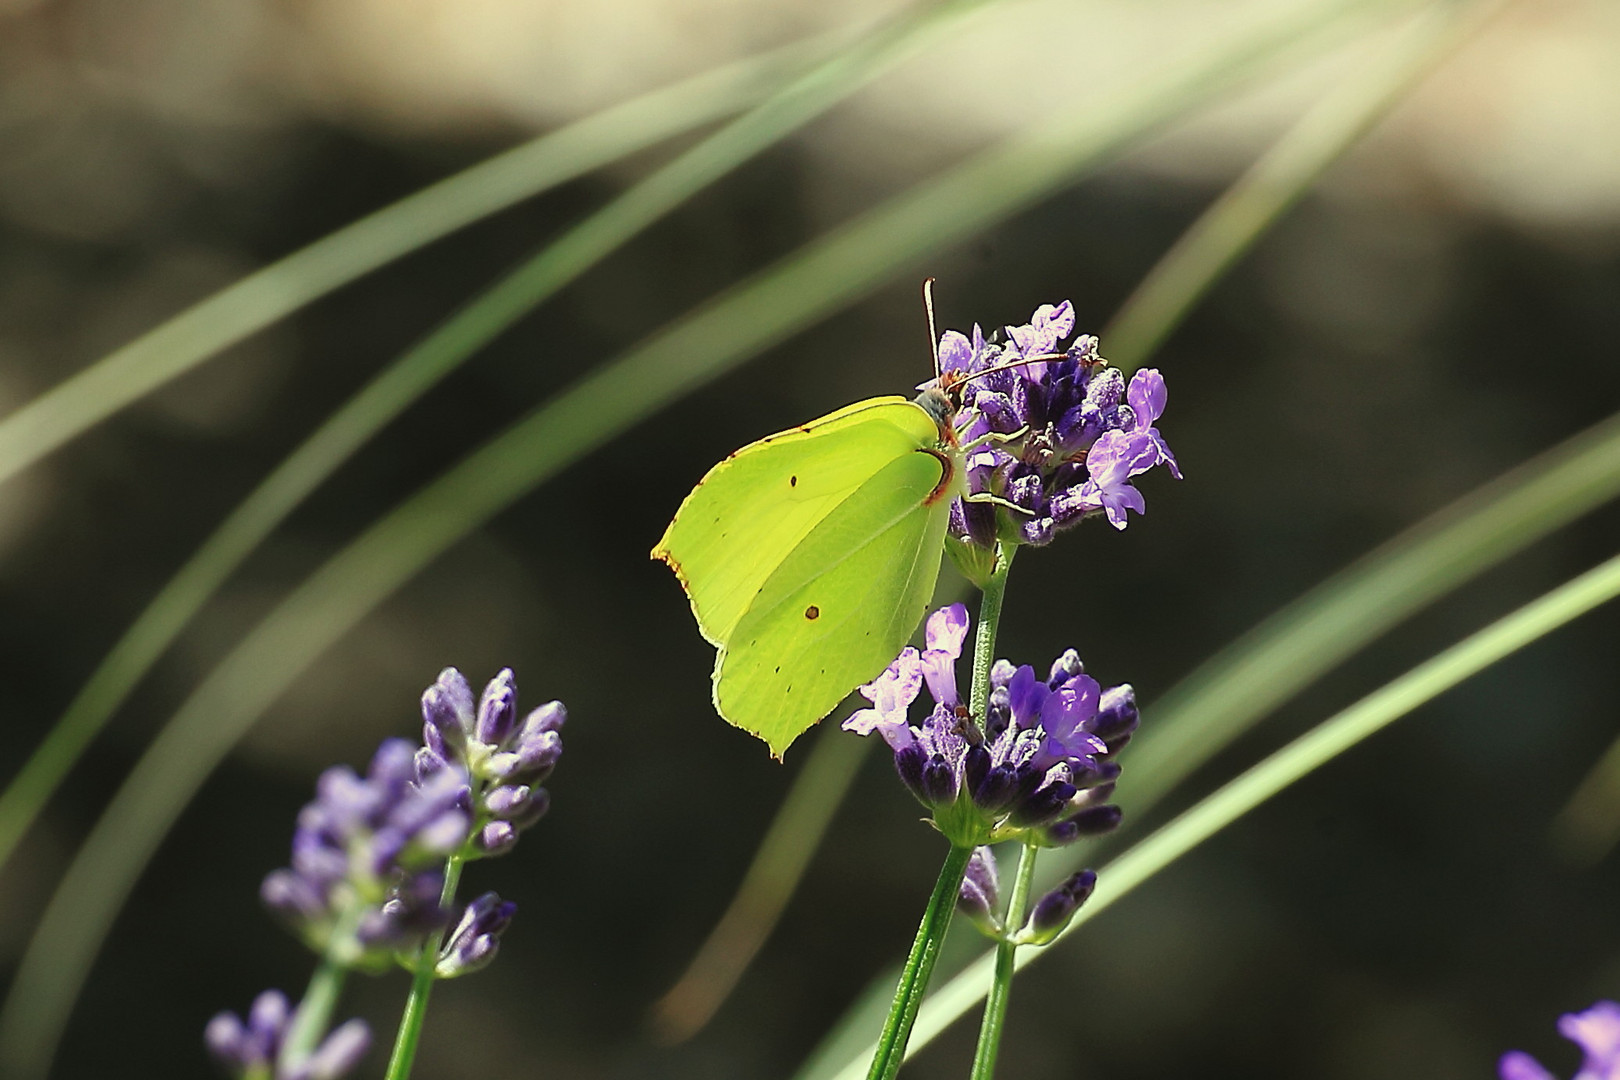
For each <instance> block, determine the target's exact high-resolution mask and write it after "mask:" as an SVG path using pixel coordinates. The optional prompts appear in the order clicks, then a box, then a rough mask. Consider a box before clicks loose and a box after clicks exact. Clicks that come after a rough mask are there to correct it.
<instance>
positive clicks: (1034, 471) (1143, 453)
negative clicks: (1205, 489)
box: [924, 300, 1181, 549]
mask: <svg viewBox="0 0 1620 1080" xmlns="http://www.w3.org/2000/svg"><path fill="white" fill-rule="evenodd" d="M1072 333H1074V306H1073V305H1072V304H1070V303H1069V302H1068V301H1067V300H1065V301H1063V303H1061V304H1058V305H1056V306H1055V307H1054V306H1053V305H1051V304H1042V305H1041V306H1040V307H1038V308H1036V309H1035V313H1034V314H1033V315H1031V316H1030V321H1029V322H1028V323H1026V324H1025V325H1023V326H1008V327H1004V328H1003V329H1002V330H1000V331H997V332H996V333H994V334H992V335H991V336H990V337H986V336H985V335H984V332H983V331H982V330H980V329H979V327H978V326H974V328H973V334H972V336H971V337H969V336H968V335H965V334H962V333H960V332H958V331H955V330H947V331H946V332H945V333H944V334H943V335H941V336H940V340H939V350H938V358H939V371H940V378H939V380H938V382H939V383H941V384H943V385H942V386H941V389H945V390H947V391H948V390H949V389H950V388H952V387H953V386H959V387H960V391H961V396H962V408H961V410H960V412H959V413H958V414H957V416H958V418H957V436H958V438H959V439H960V441H961V442H962V444H963V445H964V446H967V447H973V448H974V449H972V451H971V452H970V454H969V456H968V489H969V492H970V495H972V496H980V497H981V498H980V499H973V498H970V499H968V500H966V501H964V500H960V499H959V500H957V502H956V503H955V505H954V506H952V508H951V534H952V536H953V537H955V538H956V539H957V540H960V541H963V542H965V543H966V544H968V545H971V546H976V547H978V548H981V549H991V548H993V547H994V546H995V542H996V540H998V539H1001V540H1009V541H1012V542H1015V543H1021V544H1049V543H1051V542H1052V539H1053V538H1054V537H1055V536H1056V534H1057V533H1058V532H1059V531H1060V530H1062V529H1065V528H1068V527H1069V526H1071V525H1074V524H1076V523H1077V522H1079V521H1080V520H1082V519H1083V518H1086V517H1091V516H1095V515H1097V514H1099V513H1100V514H1103V515H1106V516H1107V518H1108V521H1109V524H1111V525H1113V526H1114V528H1116V529H1123V528H1124V527H1125V524H1126V521H1125V518H1126V511H1127V510H1134V511H1136V512H1137V513H1138V514H1140V513H1142V512H1143V511H1144V509H1145V503H1144V502H1143V500H1142V494H1141V492H1139V491H1137V490H1136V488H1135V487H1133V486H1132V484H1131V479H1132V478H1133V477H1136V476H1139V475H1141V474H1142V473H1144V472H1147V471H1148V470H1149V469H1152V468H1153V467H1154V466H1156V465H1164V466H1166V467H1167V468H1169V470H1170V472H1171V473H1172V474H1173V475H1174V476H1175V477H1176V478H1177V479H1180V478H1181V469H1180V467H1179V466H1178V465H1177V464H1176V459H1175V455H1174V454H1172V453H1171V452H1170V447H1169V446H1168V445H1166V443H1165V441H1164V437H1163V436H1161V435H1160V434H1159V429H1158V428H1156V427H1154V422H1155V421H1157V420H1158V418H1159V417H1160V415H1162V414H1163V412H1164V406H1165V387H1164V379H1163V378H1162V377H1161V376H1160V375H1159V373H1158V371H1156V370H1154V369H1151V368H1148V369H1144V370H1141V371H1138V372H1137V373H1136V374H1135V375H1134V376H1133V377H1132V378H1131V381H1130V383H1129V385H1127V384H1126V382H1125V377H1124V375H1123V374H1121V372H1120V371H1119V369H1117V368H1113V367H1109V366H1108V361H1106V360H1104V359H1103V358H1102V356H1100V355H1099V354H1098V352H1097V339H1096V338H1095V337H1092V336H1091V335H1089V334H1085V335H1081V336H1080V337H1079V338H1076V339H1075V341H1074V343H1073V344H1071V345H1069V346H1067V347H1066V348H1063V347H1062V343H1063V341H1064V340H1065V339H1066V338H1068V337H1069V335H1070V334H1072ZM1036 358H1038V359H1036ZM1025 361H1027V362H1025ZM996 368H1000V369H1002V370H992V369H996ZM982 372H988V374H980V373H982ZM933 385H935V384H934V383H927V384H924V386H925V387H926V386H933ZM990 497H993V498H994V500H995V501H991V499H990Z"/></svg>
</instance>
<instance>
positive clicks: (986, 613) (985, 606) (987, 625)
mask: <svg viewBox="0 0 1620 1080" xmlns="http://www.w3.org/2000/svg"><path fill="white" fill-rule="evenodd" d="M1017 550H1018V545H1017V544H1002V543H998V544H997V545H996V567H995V569H994V570H992V571H990V580H989V581H986V582H985V583H984V597H983V599H981V600H980V601H979V629H978V632H977V633H976V634H975V636H974V638H973V689H972V690H971V691H970V692H969V694H968V707H969V708H970V709H971V710H972V711H973V715H974V716H975V717H976V718H978V719H979V720H983V719H984V715H985V709H986V708H987V707H988V706H989V704H990V665H992V664H994V663H995V662H996V630H997V629H998V628H999V627H1000V626H1001V600H1002V597H1003V596H1005V595H1006V592H1007V574H1008V572H1009V571H1011V570H1012V561H1013V554H1014V553H1015V552H1016V551H1017Z"/></svg>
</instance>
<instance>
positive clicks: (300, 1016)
mask: <svg viewBox="0 0 1620 1080" xmlns="http://www.w3.org/2000/svg"><path fill="white" fill-rule="evenodd" d="M365 910H366V907H365V905H364V904H362V903H360V902H358V901H355V902H353V903H351V904H349V905H348V907H346V908H345V909H344V910H343V913H342V914H341V915H339V916H338V918H337V921H336V923H334V924H333V926H332V933H331V935H330V936H329V937H328V938H327V940H328V941H329V942H330V943H331V944H329V945H328V946H327V948H326V951H325V952H324V953H322V954H321V962H320V963H319V964H317V965H315V974H313V975H311V976H310V977H309V986H308V987H306V988H305V989H304V1000H302V1001H300V1002H299V1003H298V1010H297V1011H296V1012H294V1013H293V1019H292V1027H291V1029H290V1030H289V1031H288V1032H287V1037H286V1039H284V1040H282V1044H281V1055H280V1057H281V1063H282V1064H287V1065H292V1064H296V1063H298V1062H300V1061H302V1060H303V1059H304V1058H306V1057H308V1056H309V1055H310V1054H312V1053H314V1051H315V1047H316V1046H317V1045H318V1044H319V1043H320V1041H321V1038H322V1037H323V1036H324V1035H325V1034H326V1030H327V1028H329V1027H331V1026H332V1010H333V1009H335V1008H337V1002H338V995H339V994H341V993H342V992H343V980H344V979H345V978H346V977H347V976H348V974H349V969H348V966H347V965H345V964H342V963H340V962H339V961H338V959H337V957H336V956H335V955H334V950H335V949H336V948H337V947H338V945H339V943H341V942H346V941H348V940H349V939H350V937H351V936H352V935H353V934H354V928H355V927H356V926H357V925H359V923H360V916H361V915H362V914H364V912H365Z"/></svg>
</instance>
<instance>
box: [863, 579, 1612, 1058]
mask: <svg viewBox="0 0 1620 1080" xmlns="http://www.w3.org/2000/svg"><path fill="white" fill-rule="evenodd" d="M1616 596H1620V555H1617V556H1615V557H1613V558H1611V559H1609V560H1608V561H1607V562H1605V563H1602V564H1601V565H1599V566H1597V567H1595V568H1594V569H1592V570H1589V571H1587V572H1586V573H1585V574H1582V575H1581V576H1580V577H1578V578H1575V579H1574V580H1573V581H1570V582H1568V583H1567V584H1565V585H1563V586H1561V587H1559V588H1557V589H1555V590H1553V591H1552V592H1550V593H1547V594H1546V595H1544V596H1542V597H1540V598H1539V599H1537V600H1533V601H1531V602H1530V603H1529V604H1526V605H1525V606H1524V607H1522V608H1519V609H1518V610H1517V611H1515V612H1513V613H1512V614H1510V615H1507V616H1505V617H1504V618H1502V619H1499V620H1497V621H1496V622H1494V623H1492V624H1491V625H1489V626H1487V627H1486V628H1485V629H1483V630H1481V631H1479V632H1478V633H1475V634H1473V635H1471V636H1469V637H1468V638H1465V639H1464V640H1463V641H1460V642H1458V643H1457V644H1456V645H1453V646H1452V647H1451V648H1449V649H1447V650H1446V651H1445V652H1442V653H1440V654H1439V655H1437V656H1435V657H1433V658H1431V659H1429V660H1427V661H1425V662H1424V663H1422V664H1420V665H1418V666H1417V667H1415V668H1413V669H1412V670H1411V671H1409V672H1407V673H1406V674H1405V675H1402V676H1401V677H1400V678H1398V679H1396V680H1395V681H1394V682H1391V683H1388V684H1387V685H1385V686H1383V687H1381V688H1380V689H1378V690H1375V691H1374V692H1373V693H1371V694H1369V695H1367V696H1366V697H1364V698H1362V699H1361V700H1360V701H1358V702H1356V703H1355V704H1354V705H1352V706H1350V707H1349V708H1348V709H1345V710H1344V711H1343V712H1340V713H1337V714H1336V715H1334V716H1332V717H1331V718H1329V719H1327V720H1324V721H1323V722H1322V723H1321V724H1318V725H1317V726H1316V727H1315V728H1313V729H1311V730H1310V731H1309V732H1307V733H1306V734H1305V735H1302V736H1301V737H1300V738H1298V739H1295V740H1294V741H1293V742H1291V743H1289V744H1288V745H1287V746H1285V747H1283V748H1282V749H1281V750H1278V751H1277V752H1276V753H1274V754H1272V755H1271V756H1270V757H1268V758H1266V759H1265V760H1263V761H1261V762H1260V763H1259V764H1257V765H1255V766H1253V767H1252V768H1250V769H1248V770H1247V771H1245V772H1244V773H1243V774H1242V775H1240V776H1238V777H1237V778H1236V779H1234V780H1232V781H1231V782H1230V783H1228V784H1226V785H1225V786H1223V787H1222V788H1220V789H1219V790H1218V791H1216V792H1215V793H1214V794H1212V795H1210V796H1209V797H1207V798H1205V799H1203V800H1202V801H1200V802H1199V803H1198V804H1196V805H1195V806H1193V807H1192V808H1191V809H1189V810H1187V811H1186V812H1185V813H1183V814H1182V815H1180V816H1179V817H1177V818H1176V819H1174V820H1173V821H1171V822H1170V823H1169V824H1167V825H1165V826H1164V827H1163V828H1161V829H1159V830H1158V831H1157V832H1155V833H1153V834H1152V835H1151V836H1149V837H1147V838H1146V839H1145V840H1142V841H1141V842H1139V843H1137V844H1135V845H1134V846H1132V847H1131V849H1130V850H1129V851H1127V852H1125V853H1124V854H1123V855H1121V856H1120V857H1119V858H1117V859H1115V860H1114V861H1113V862H1111V863H1109V864H1108V865H1106V866H1104V867H1103V868H1102V870H1100V871H1099V872H1098V875H1097V890H1096V892H1094V893H1093V894H1092V896H1091V899H1090V900H1089V901H1088V902H1087V903H1086V906H1085V907H1083V908H1081V909H1080V911H1079V913H1078V914H1076V916H1075V919H1074V922H1073V923H1071V924H1070V925H1069V928H1068V929H1067V930H1065V931H1064V932H1063V935H1062V936H1063V937H1068V936H1069V935H1070V934H1072V933H1074V932H1075V931H1076V930H1078V929H1079V928H1080V926H1081V925H1083V924H1084V923H1087V922H1089V921H1091V920H1092V919H1094V918H1096V917H1097V916H1098V915H1100V914H1102V913H1103V912H1104V911H1105V910H1107V909H1108V907H1109V906H1111V905H1112V904H1113V903H1114V902H1115V901H1117V900H1119V899H1120V898H1122V897H1124V896H1125V895H1126V894H1128V893H1129V892H1130V891H1131V890H1132V889H1135V888H1136V887H1137V886H1138V885H1141V884H1142V883H1143V882H1145V881H1147V880H1148V879H1149V878H1151V877H1152V876H1153V875H1154V874H1157V873H1158V872H1159V871H1160V870H1163V869H1164V868H1165V867H1167V866H1169V865H1170V864H1171V863H1173V862H1175V861H1176V860H1177V859H1179V858H1180V857H1181V856H1183V855H1185V854H1186V853H1187V852H1189V851H1191V850H1192V849H1193V848H1195V847H1197V846H1198V845H1199V844H1201V843H1203V842H1204V841H1205V840H1208V839H1209V838H1210V837H1211V836H1214V835H1215V834H1216V833H1217V832H1219V831H1220V830H1222V829H1224V828H1225V827H1226V826H1228V825H1230V824H1231V823H1232V822H1234V821H1236V820H1237V819H1238V818H1240V817H1242V816H1243V815H1244V814H1246V813H1248V812H1249V811H1250V810H1253V809H1254V808H1255V807H1257V806H1259V805H1260V804H1262V803H1264V802H1265V801H1266V800H1267V799H1270V798H1271V797H1272V796H1273V795H1276V794H1277V793H1278V792H1280V791H1282V790H1284V789H1285V788H1287V787H1288V786H1289V785H1290V784H1293V783H1294V782H1296V781H1298V780H1300V779H1301V778H1303V777H1305V776H1307V775H1309V774H1310V773H1311V772H1313V771H1315V770H1316V769H1318V768H1320V767H1321V766H1323V765H1325V764H1326V763H1328V762H1329V761H1332V760H1333V759H1334V758H1335V757H1337V756H1338V755H1339V754H1342V753H1343V752H1344V751H1346V750H1348V749H1350V748H1351V747H1352V746H1354V745H1356V744H1357V743H1359V742H1361V741H1362V740H1363V739H1365V738H1367V737H1369V736H1371V735H1373V734H1374V733H1376V732H1378V731H1379V730H1381V729H1382V728H1384V727H1386V726H1388V725H1389V724H1391V723H1393V722H1394V721H1396V720H1398V719H1400V718H1401V717H1403V716H1405V715H1406V714H1407V713H1409V712H1411V711H1412V710H1413V709H1416V708H1417V707H1418V706H1420V705H1422V704H1424V703H1425V702H1428V701H1430V700H1432V699H1434V698H1435V697H1437V696H1439V695H1440V694H1442V693H1444V692H1445V691H1447V690H1449V689H1451V688H1452V687H1453V686H1456V685H1457V684H1458V683H1460V682H1462V681H1463V680H1464V679H1467V678H1469V677H1470V676H1472V675H1475V674H1477V673H1479V672H1480V671H1483V670H1484V669H1485V668H1487V667H1489V666H1490V665H1491V664H1494V663H1496V662H1497V661H1498V660H1500V659H1502V658H1503V657H1505V656H1507V655H1509V654H1510V653H1513V652H1515V651H1516V650H1518V649H1521V648H1523V647H1524V646H1526V645H1528V644H1530V643H1531V642H1533V641H1535V640H1536V639H1538V638H1540V637H1542V636H1543V635H1545V634H1547V633H1550V632H1551V631H1553V630H1555V629H1557V628H1558V627H1560V626H1562V625H1564V624H1565V623H1567V622H1569V621H1570V620H1572V619H1574V618H1576V617H1578V616H1580V615H1583V614H1585V613H1586V612H1588V611H1591V610H1592V609H1593V608H1595V607H1597V606H1598V605H1600V604H1603V603H1606V602H1607V601H1609V600H1612V599H1614V598H1615V597H1616ZM1059 940H1061V938H1060V939H1059ZM1045 954H1046V949H1024V950H1022V951H1020V953H1019V955H1018V967H1019V968H1020V969H1022V968H1023V967H1024V966H1025V965H1027V964H1031V963H1034V962H1035V961H1036V960H1037V959H1039V958H1040V957H1041V956H1044V955H1045ZM993 962H994V955H993V954H986V955H984V956H981V957H980V958H979V959H977V960H975V961H974V962H973V963H972V964H971V965H969V967H968V968H967V969H966V970H964V971H963V972H962V973H961V974H959V975H957V976H956V977H955V978H953V979H951V980H950V981H949V982H947V983H946V984H944V985H943V986H941V987H940V988H939V990H938V991H937V992H936V993H935V994H933V995H931V996H930V997H929V998H928V1000H927V1001H925V1002H923V1007H922V1011H921V1012H920V1013H919V1015H918V1017H917V1026H916V1027H915V1028H914V1029H913V1030H912V1035H911V1045H910V1047H909V1048H908V1050H907V1056H908V1057H909V1056H910V1055H911V1054H913V1053H916V1052H917V1051H918V1050H920V1049H922V1047H924V1046H926V1045H927V1044H928V1043H929V1042H930V1041H931V1040H932V1039H933V1038H934V1037H935V1036H937V1035H939V1034H940V1033H941V1032H942V1031H944V1030H945V1029H946V1028H947V1027H948V1026H949V1025H950V1024H951V1023H952V1022H953V1021H955V1020H956V1019H957V1018H959V1017H961V1016H962V1015H963V1014H964V1013H966V1012H968V1011H969V1010H971V1009H972V1008H974V1006H976V1005H977V1004H978V1003H979V1002H980V1001H982V1000H983V999H984V995H985V993H986V992H987V991H988V990H989V987H990V978H991V974H992V969H993ZM874 1049H875V1046H873V1045H872V1044H870V1043H869V1044H868V1045H866V1046H864V1047H863V1048H861V1049H860V1050H859V1051H857V1052H856V1053H855V1054H853V1055H851V1056H850V1058H849V1059H848V1063H847V1064H846V1065H845V1067H844V1068H843V1070H842V1071H840V1072H839V1073H837V1074H836V1076H837V1078H838V1080H859V1078H860V1077H862V1076H864V1075H865V1070H866V1061H867V1060H868V1059H870V1057H871V1055H872V1052H873V1050H874Z"/></svg>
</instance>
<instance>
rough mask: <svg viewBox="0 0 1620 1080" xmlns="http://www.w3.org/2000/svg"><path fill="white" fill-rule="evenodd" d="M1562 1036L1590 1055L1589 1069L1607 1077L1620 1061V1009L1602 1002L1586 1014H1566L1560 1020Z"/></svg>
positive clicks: (1587, 1061) (1559, 1029)
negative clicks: (1598, 1071)
mask: <svg viewBox="0 0 1620 1080" xmlns="http://www.w3.org/2000/svg"><path fill="white" fill-rule="evenodd" d="M1558 1033H1559V1034H1560V1035H1562V1036H1563V1037H1564V1038H1566V1039H1568V1040H1570V1041H1571V1042H1573V1043H1574V1044H1575V1045H1576V1046H1579V1047H1580V1048H1581V1050H1582V1051H1583V1052H1584V1053H1585V1054H1586V1066H1585V1069H1587V1070H1589V1069H1601V1070H1604V1071H1605V1075H1607V1070H1609V1069H1610V1068H1611V1067H1612V1066H1613V1065H1614V1064H1616V1058H1620V1005H1617V1004H1615V1003H1614V1002H1612V1001H1600V1002H1598V1003H1597V1004H1595V1005H1593V1006H1592V1007H1591V1008H1590V1009H1587V1010H1586V1011H1585V1012H1579V1013H1566V1014H1565V1015H1563V1016H1560V1017H1559V1018H1558ZM1583 1071H1585V1070H1583Z"/></svg>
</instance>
